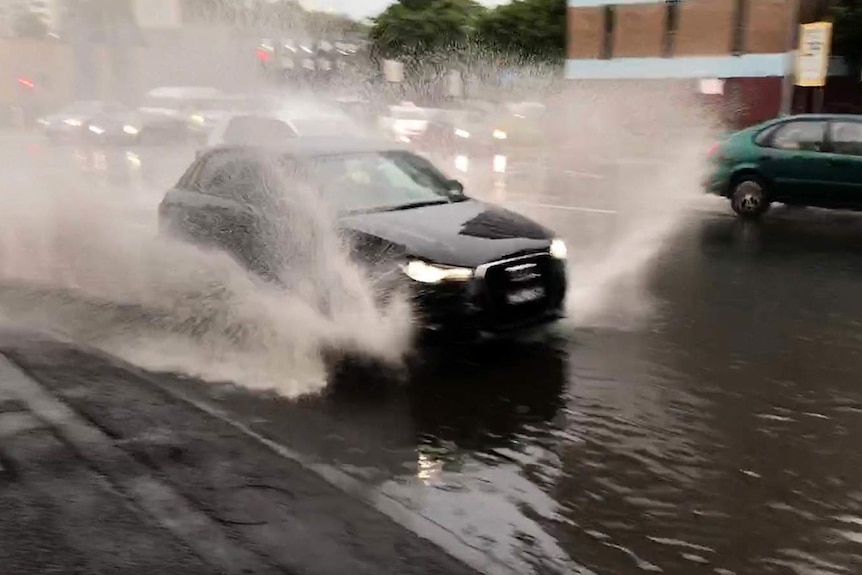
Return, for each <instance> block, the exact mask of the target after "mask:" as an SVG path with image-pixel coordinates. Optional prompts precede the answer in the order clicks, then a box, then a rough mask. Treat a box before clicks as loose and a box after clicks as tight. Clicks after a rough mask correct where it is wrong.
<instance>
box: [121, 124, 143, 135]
mask: <svg viewBox="0 0 862 575" xmlns="http://www.w3.org/2000/svg"><path fill="white" fill-rule="evenodd" d="M123 132H125V133H126V134H128V135H130V136H136V135H137V134H138V132H140V130H138V129H137V128H136V127H134V126H131V125H129V124H126V125H125V126H123Z"/></svg>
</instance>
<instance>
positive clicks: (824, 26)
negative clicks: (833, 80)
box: [796, 22, 832, 87]
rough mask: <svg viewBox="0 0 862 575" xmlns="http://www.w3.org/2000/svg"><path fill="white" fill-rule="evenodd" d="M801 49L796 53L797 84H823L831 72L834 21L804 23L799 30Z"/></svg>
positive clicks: (809, 85)
mask: <svg viewBox="0 0 862 575" xmlns="http://www.w3.org/2000/svg"><path fill="white" fill-rule="evenodd" d="M799 32H800V33H799V50H798V52H797V53H796V85H797V86H806V87H812V86H823V85H825V84H826V76H827V73H828V72H829V55H830V47H831V45H832V23H831V22H813V23H811V24H803V25H802V26H800V30H799Z"/></svg>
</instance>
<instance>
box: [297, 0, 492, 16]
mask: <svg viewBox="0 0 862 575" xmlns="http://www.w3.org/2000/svg"><path fill="white" fill-rule="evenodd" d="M506 1H507V0H479V2H480V3H481V4H485V5H487V6H496V5H497V4H505V3H506ZM301 2H302V3H303V4H304V5H305V6H307V7H309V8H317V9H319V10H325V9H328V8H332V9H333V10H335V11H336V12H342V13H344V14H349V15H350V16H353V17H354V18H365V17H368V16H376V15H377V14H380V12H382V11H383V9H384V8H386V7H387V6H388V5H390V4H392V2H393V0H301Z"/></svg>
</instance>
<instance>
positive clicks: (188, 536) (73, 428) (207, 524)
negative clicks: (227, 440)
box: [0, 354, 276, 575]
mask: <svg viewBox="0 0 862 575" xmlns="http://www.w3.org/2000/svg"><path fill="white" fill-rule="evenodd" d="M4 392H5V393H7V394H9V395H12V396H14V397H17V399H19V400H20V401H22V402H24V403H25V404H26V405H27V407H28V408H29V409H30V410H31V412H32V413H33V414H34V415H35V416H36V417H37V418H38V419H39V420H41V421H42V422H44V423H45V424H47V425H49V426H50V427H51V428H52V430H53V431H54V433H55V434H57V435H58V436H59V437H61V438H63V439H64V440H65V441H67V442H68V443H69V444H71V445H72V446H73V447H74V448H75V450H76V451H77V452H78V453H79V454H80V455H81V457H83V458H84V459H85V460H86V461H87V462H89V463H90V464H91V465H93V467H95V469H96V470H98V471H99V472H100V473H101V474H102V475H103V476H104V477H105V478H106V479H107V480H108V482H109V483H110V484H111V485H113V486H115V488H116V489H118V490H119V491H120V492H121V493H123V494H124V495H126V496H127V497H129V498H130V499H132V500H133V501H134V503H135V504H137V506H138V507H139V508H140V509H142V510H144V511H145V512H146V513H147V514H149V515H150V516H151V517H152V518H154V519H155V520H156V521H157V522H158V523H160V524H161V525H162V526H163V527H164V528H166V529H167V530H168V531H169V532H171V533H172V534H173V535H174V536H175V537H177V538H179V539H180V540H181V541H183V542H184V543H185V544H186V545H188V546H189V547H190V548H191V549H193V550H194V551H195V553H196V554H197V555H198V556H199V557H200V558H201V559H203V560H204V561H205V562H207V563H209V564H210V565H212V566H213V567H215V568H217V569H220V570H223V571H224V572H225V573H236V574H237V575H239V574H242V573H274V572H275V571H276V570H275V569H274V568H272V567H270V566H269V565H267V564H266V563H264V561H263V560H262V559H261V558H260V557H258V556H257V555H256V554H254V553H253V552H251V551H249V550H248V549H246V548H244V547H242V546H241V545H239V544H238V543H237V542H235V541H233V540H232V538H231V537H230V536H229V535H228V534H227V533H226V532H225V531H224V530H223V529H222V528H221V526H220V525H219V524H218V523H217V522H216V521H215V520H214V519H213V518H212V517H210V516H209V515H207V514H205V513H203V512H201V511H199V510H198V509H196V508H195V507H194V506H192V504H191V503H189V501H188V500H186V499H185V498H184V497H183V496H182V495H180V494H179V493H178V492H177V491H175V490H174V488H173V487H172V486H171V485H170V484H168V483H166V482H164V481H162V480H160V479H158V478H156V477H155V476H153V475H152V473H151V472H150V470H149V469H147V468H146V467H144V466H143V465H142V464H141V463H138V462H137V461H136V460H135V459H134V458H133V457H132V456H131V455H129V454H128V453H126V452H125V451H123V450H122V449H120V448H119V447H117V446H116V445H114V443H113V441H112V440H111V438H110V437H108V436H107V435H106V434H105V433H104V432H103V431H102V430H100V429H99V428H97V427H95V426H93V425H91V424H90V423H88V422H87V421H86V420H85V419H84V418H83V417H81V416H80V415H79V414H78V413H77V412H75V411H74V410H73V409H72V408H70V407H69V406H67V405H66V404H65V403H63V402H62V401H60V400H59V399H58V398H57V397H55V396H54V395H53V394H51V392H49V391H48V390H46V389H45V388H43V387H42V386H41V384H39V383H38V382H36V381H35V380H33V379H31V378H30V377H29V376H27V375H26V374H25V373H24V372H23V371H21V370H20V369H19V368H18V367H17V366H16V365H15V364H13V363H12V362H11V361H9V360H8V359H7V358H6V357H5V356H4V355H3V354H0V394H2V393H4ZM118 467H121V468H123V469H124V472H123V473H120V474H118V473H116V469H117V468H118Z"/></svg>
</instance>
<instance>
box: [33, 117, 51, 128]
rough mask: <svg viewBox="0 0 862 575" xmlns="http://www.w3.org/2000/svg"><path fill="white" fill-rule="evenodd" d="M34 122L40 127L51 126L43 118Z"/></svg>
mask: <svg viewBox="0 0 862 575" xmlns="http://www.w3.org/2000/svg"><path fill="white" fill-rule="evenodd" d="M36 122H38V123H39V125H40V126H50V125H51V122H49V121H48V120H46V119H45V118H39V119H38V120H36Z"/></svg>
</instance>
